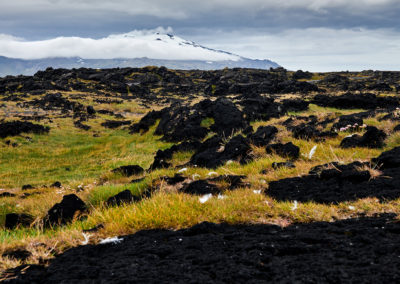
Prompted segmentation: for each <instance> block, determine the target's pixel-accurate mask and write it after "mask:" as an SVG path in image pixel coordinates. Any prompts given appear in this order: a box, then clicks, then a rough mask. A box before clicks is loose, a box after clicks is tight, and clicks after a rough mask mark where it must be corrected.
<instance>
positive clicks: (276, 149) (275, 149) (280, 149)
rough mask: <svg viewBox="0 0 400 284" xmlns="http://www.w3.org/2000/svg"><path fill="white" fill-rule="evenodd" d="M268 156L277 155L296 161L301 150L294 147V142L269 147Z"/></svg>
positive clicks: (267, 149)
mask: <svg viewBox="0 0 400 284" xmlns="http://www.w3.org/2000/svg"><path fill="white" fill-rule="evenodd" d="M266 151H267V154H272V153H276V154H277V155H279V156H281V157H284V158H290V159H292V160H296V159H298V158H299V156H300V148H299V147H297V146H296V145H294V144H293V143H292V142H288V143H286V144H282V143H277V144H271V145H268V146H267V148H266Z"/></svg>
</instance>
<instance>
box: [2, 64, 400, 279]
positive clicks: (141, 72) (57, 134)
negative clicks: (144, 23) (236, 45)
mask: <svg viewBox="0 0 400 284" xmlns="http://www.w3.org/2000/svg"><path fill="white" fill-rule="evenodd" d="M398 92H400V72H381V71H363V72H359V73H356V72H341V73H310V72H303V71H301V70H299V71H296V72H289V71H287V70H285V69H283V68H276V69H270V70H261V69H240V68H234V69H227V68H226V69H223V70H216V71H201V70H186V71H183V70H172V69H167V68H165V67H145V68H116V69H86V68H80V69H52V68H48V69H46V70H45V71H39V72H37V73H36V74H35V75H33V76H16V77H13V76H7V77H4V78H0V148H1V154H0V188H1V191H0V202H1V204H0V221H1V222H3V224H4V230H3V233H2V235H0V238H1V239H2V240H3V244H2V247H1V251H0V253H1V255H2V258H1V259H0V262H1V263H2V265H1V267H0V268H1V269H2V270H3V274H2V277H3V280H5V281H7V282H10V283H55V282H57V283H58V282H62V283H71V282H72V283H75V282H76V283H77V282H86V283H87V282H107V283H108V282H162V283H163V282H174V283H175V282H178V283H186V282H196V283H197V282H234V283H235V282H240V283H242V282H250V283H259V282H283V283H293V282H319V283H320V282H330V283H331V282H349V283H350V282H351V283H353V282H372V281H373V282H378V281H379V282H385V283H388V282H398V281H399V278H400V275H399V274H398V272H397V270H396V267H398V266H399V264H400V263H399V262H400V252H399V249H398V247H399V244H400V222H399V217H398V214H399V213H400V180H399V174H400V132H399V130H400V97H399V95H398Z"/></svg>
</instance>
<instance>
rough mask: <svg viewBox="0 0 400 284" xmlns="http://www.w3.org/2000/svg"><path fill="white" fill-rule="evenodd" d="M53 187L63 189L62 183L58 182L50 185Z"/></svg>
mask: <svg viewBox="0 0 400 284" xmlns="http://www.w3.org/2000/svg"><path fill="white" fill-rule="evenodd" d="M50 186H51V187H58V188H61V182H59V181H56V182H55V183H53V184H52V185H50Z"/></svg>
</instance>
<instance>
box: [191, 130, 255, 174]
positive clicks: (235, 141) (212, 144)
mask: <svg viewBox="0 0 400 284" xmlns="http://www.w3.org/2000/svg"><path fill="white" fill-rule="evenodd" d="M250 151H251V147H250V144H249V142H248V140H247V139H246V138H244V137H243V136H240V135H237V136H235V137H233V138H232V139H231V140H230V141H229V142H228V143H226V144H225V146H223V141H222V139H221V138H220V137H218V136H213V137H211V138H210V139H208V140H206V141H205V142H203V143H202V145H201V146H200V148H199V150H198V151H197V152H196V153H195V154H194V155H193V156H192V158H191V159H190V162H189V164H191V165H197V166H200V167H206V168H217V167H219V166H221V165H223V164H224V163H226V162H227V161H229V160H240V163H241V164H245V163H247V162H248V161H250V160H251V157H249V152H250Z"/></svg>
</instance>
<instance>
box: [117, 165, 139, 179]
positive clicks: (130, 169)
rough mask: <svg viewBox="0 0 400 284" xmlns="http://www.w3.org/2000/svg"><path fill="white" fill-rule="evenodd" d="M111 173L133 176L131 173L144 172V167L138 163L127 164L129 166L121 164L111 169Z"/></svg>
mask: <svg viewBox="0 0 400 284" xmlns="http://www.w3.org/2000/svg"><path fill="white" fill-rule="evenodd" d="M112 172H113V173H120V174H122V175H123V176H127V177H130V176H133V175H139V174H142V173H143V172H144V169H143V168H142V167H141V166H138V165H129V166H121V167H119V168H116V169H113V170H112Z"/></svg>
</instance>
